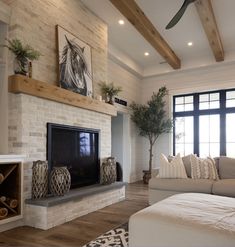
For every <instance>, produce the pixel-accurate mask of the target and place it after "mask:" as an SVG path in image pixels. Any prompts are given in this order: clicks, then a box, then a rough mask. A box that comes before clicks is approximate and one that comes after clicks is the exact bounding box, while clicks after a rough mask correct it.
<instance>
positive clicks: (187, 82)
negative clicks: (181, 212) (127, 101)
mask: <svg viewBox="0 0 235 247" xmlns="http://www.w3.org/2000/svg"><path fill="white" fill-rule="evenodd" d="M164 85H166V86H167V88H168V90H169V97H168V98H167V109H168V110H169V116H171V113H172V112H171V110H172V101H171V99H172V96H173V95H176V94H182V93H192V92H201V91H208V90H216V89H224V88H235V62H230V63H218V64H217V65H215V66H209V67H204V68H198V69H191V70H185V71H175V72H172V73H169V74H165V75H159V76H155V77H150V78H145V79H144V80H143V82H142V84H141V90H142V92H143V93H142V94H141V95H142V99H141V100H142V102H143V103H145V102H146V101H147V100H148V99H149V98H150V97H151V95H152V93H153V92H154V91H155V92H157V91H158V89H159V88H160V87H161V86H164ZM143 150H145V151H144V155H143V156H142V162H143V164H147V161H148V153H147V150H148V146H147V143H146V141H143ZM171 152H172V138H171V135H170V134H165V135H163V136H161V137H160V138H159V140H158V141H157V143H156V145H155V148H154V158H153V167H158V166H159V155H160V153H164V154H166V155H168V154H170V153H171Z"/></svg>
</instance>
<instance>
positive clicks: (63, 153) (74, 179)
mask: <svg viewBox="0 0 235 247" xmlns="http://www.w3.org/2000/svg"><path fill="white" fill-rule="evenodd" d="M47 160H48V167H49V172H50V171H51V170H52V168H53V167H61V166H66V167H67V168H68V170H69V172H70V174H71V189H73V188H79V187H83V186H87V185H92V184H97V183H99V181H100V176H99V174H100V165H99V130H94V129H84V128H78V127H74V126H67V125H60V124H54V123H47Z"/></svg>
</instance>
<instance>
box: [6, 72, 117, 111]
mask: <svg viewBox="0 0 235 247" xmlns="http://www.w3.org/2000/svg"><path fill="white" fill-rule="evenodd" d="M8 80H9V88H8V90H9V92H11V93H24V94H29V95H33V96H36V97H40V98H43V99H48V100H52V101H56V102H60V103H64V104H67V105H71V106H75V107H79V108H83V109H87V110H90V111H95V112H99V113H103V114H107V115H111V116H117V110H116V108H115V107H114V106H112V105H109V104H107V103H104V102H101V101H99V100H95V99H92V98H90V97H86V96H83V95H80V94H77V93H74V92H71V91H68V90H66V89H63V88H60V87H57V86H54V85H51V84H50V83H47V82H42V81H38V80H35V79H32V78H28V77H26V76H22V75H12V76H9V79H8Z"/></svg>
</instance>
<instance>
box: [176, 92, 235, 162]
mask: <svg viewBox="0 0 235 247" xmlns="http://www.w3.org/2000/svg"><path fill="white" fill-rule="evenodd" d="M173 118H174V122H175V125H174V131H173V134H174V138H173V153H174V155H175V154H177V153H180V154H181V155H187V154H191V153H195V154H197V155H198V156H200V157H206V156H209V155H210V156H212V157H215V156H220V155H227V156H230V157H235V131H234V125H235V89H228V90H218V91H211V92H202V93H194V94H185V95H177V96H174V97H173Z"/></svg>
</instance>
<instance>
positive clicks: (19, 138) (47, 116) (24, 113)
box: [9, 93, 125, 229]
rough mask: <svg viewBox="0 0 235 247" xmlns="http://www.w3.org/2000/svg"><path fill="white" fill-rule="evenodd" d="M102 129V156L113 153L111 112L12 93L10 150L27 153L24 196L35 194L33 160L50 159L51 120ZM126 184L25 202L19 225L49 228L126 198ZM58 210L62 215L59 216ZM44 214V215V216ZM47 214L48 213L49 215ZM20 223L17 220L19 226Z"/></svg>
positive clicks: (100, 138) (27, 197)
mask: <svg viewBox="0 0 235 247" xmlns="http://www.w3.org/2000/svg"><path fill="white" fill-rule="evenodd" d="M48 122H50V123H57V124H65V125H71V126H79V127H84V128H92V129H99V130H100V135H99V148H100V157H101V159H102V158H104V157H108V156H110V155H111V116H110V115H106V114H102V113H98V112H94V111H90V110H85V109H81V108H78V107H73V106H69V105H66V104H62V103H57V102H54V101H50V100H46V99H42V98H38V97H34V96H30V95H26V94H11V93H9V152H10V153H14V154H25V155H26V156H27V158H26V160H25V162H24V179H23V180H24V181H23V186H24V187H23V198H22V199H23V200H25V199H30V198H31V188H32V162H33V161H35V160H46V148H47V147H46V142H47V123H48ZM124 197H125V188H124V186H123V187H121V188H119V189H115V190H110V191H106V192H103V193H100V194H97V195H94V196H90V197H88V198H87V199H82V200H80V201H79V200H77V201H70V202H67V203H66V204H59V205H56V206H54V207H50V208H46V207H40V206H37V205H35V206H32V205H27V204H26V205H25V206H24V210H23V212H24V215H23V220H22V221H21V222H18V225H29V226H33V227H37V228H41V229H49V228H51V227H54V226H56V225H59V224H62V223H65V222H67V221H70V220H72V219H74V218H76V217H79V216H81V215H84V214H87V213H89V212H92V211H95V210H97V209H99V208H102V207H105V206H107V205H110V204H112V203H115V202H118V201H120V200H123V199H124ZM58 212H59V213H60V217H58ZM42 216H43V217H42ZM45 216H46V217H45ZM16 225H17V224H14V226H16Z"/></svg>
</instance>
